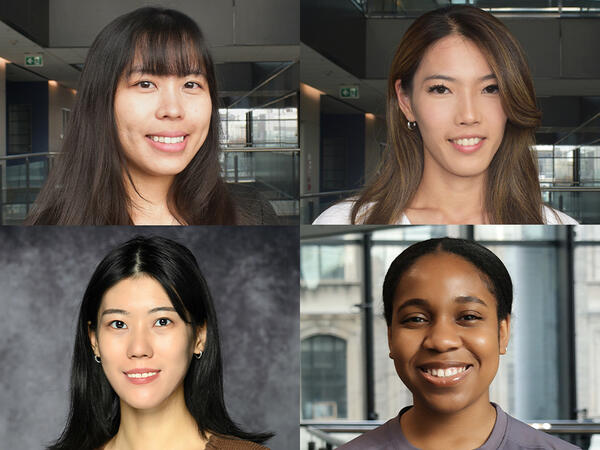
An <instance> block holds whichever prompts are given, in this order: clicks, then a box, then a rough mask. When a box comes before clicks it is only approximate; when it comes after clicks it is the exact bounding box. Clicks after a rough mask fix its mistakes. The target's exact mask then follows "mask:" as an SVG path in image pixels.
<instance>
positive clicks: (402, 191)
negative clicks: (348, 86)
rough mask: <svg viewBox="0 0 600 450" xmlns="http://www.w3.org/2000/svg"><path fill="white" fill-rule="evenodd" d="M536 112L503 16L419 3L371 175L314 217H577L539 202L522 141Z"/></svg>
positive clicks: (383, 220)
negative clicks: (426, 8)
mask: <svg viewBox="0 0 600 450" xmlns="http://www.w3.org/2000/svg"><path fill="white" fill-rule="evenodd" d="M540 117H541V113H540V111H539V110H538V109H537V107H536V103H535V93H534V88H533V82H532V80H531V75H530V73H529V68H528V66H527V63H526V60H525V55H524V53H523V51H522V50H521V47H520V45H519V43H518V42H517V40H516V39H515V38H514V37H513V36H512V35H511V34H510V32H509V31H508V29H507V28H506V26H505V25H504V24H502V22H500V21H499V20H498V19H497V18H495V17H494V16H493V15H491V14H489V13H487V12H485V11H482V10H480V9H478V8H475V7H473V6H466V5H453V6H448V7H445V8H441V9H437V10H434V11H431V12H428V13H426V14H424V15H423V16H421V17H419V18H418V19H417V20H416V21H415V22H414V23H413V24H412V25H411V26H410V27H409V29H408V30H407V31H406V33H405V34H404V36H403V38H402V40H401V42H400V45H399V47H398V49H397V51H396V54H395V57H394V59H393V62H392V67H391V70H390V75H389V78H388V101H387V133H388V136H387V142H388V149H387V151H386V152H385V154H384V157H383V158H382V161H381V164H380V167H379V170H378V172H377V174H376V175H375V177H374V179H373V181H372V182H371V183H370V184H368V185H367V186H366V187H365V188H364V190H363V191H362V192H361V193H360V194H359V195H358V196H357V197H355V198H351V199H347V200H345V201H343V202H341V203H338V204H336V205H334V206H332V207H331V208H329V209H327V210H326V211H325V212H324V213H323V214H321V215H320V216H319V217H318V218H317V220H316V221H315V222H314V223H315V224H349V223H352V224H359V223H365V224H454V223H457V224H461V223H462V224H481V223H499V224H507V223H522V224H526V223H538V224H541V223H546V224H558V223H565V224H566V223H571V224H573V223H577V222H576V221H575V220H574V219H572V218H571V217H569V216H567V215H566V214H564V213H562V212H559V211H556V210H553V209H552V208H550V207H548V206H545V205H544V204H543V203H542V196H541V190H540V183H539V179H538V171H537V167H536V160H535V156H534V155H533V154H532V151H531V149H530V147H531V146H532V145H533V144H534V142H535V129H536V127H537V126H538V125H539V123H540Z"/></svg>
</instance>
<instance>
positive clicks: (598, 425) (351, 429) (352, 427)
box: [300, 420, 600, 434]
mask: <svg viewBox="0 0 600 450" xmlns="http://www.w3.org/2000/svg"><path fill="white" fill-rule="evenodd" d="M383 423H385V421H381V420H353V421H343V422H342V421H331V422H318V421H313V420H304V421H301V422H300V426H301V427H305V428H307V429H308V428H312V429H317V430H320V431H321V432H323V433H364V432H366V431H370V430H372V429H374V428H376V427H378V426H380V425H382V424H383ZM526 423H527V424H528V425H529V426H531V427H533V428H535V429H537V430H542V431H545V432H546V433H550V434H600V422H592V421H589V422H583V421H577V420H537V421H527V422H526Z"/></svg>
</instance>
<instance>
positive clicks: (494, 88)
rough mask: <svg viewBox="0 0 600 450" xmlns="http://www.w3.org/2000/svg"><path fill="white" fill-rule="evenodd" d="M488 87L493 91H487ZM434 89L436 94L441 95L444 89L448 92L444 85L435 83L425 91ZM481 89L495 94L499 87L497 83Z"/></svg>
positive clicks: (444, 91)
mask: <svg viewBox="0 0 600 450" xmlns="http://www.w3.org/2000/svg"><path fill="white" fill-rule="evenodd" d="M490 88H492V89H493V92H490V91H489V89H490ZM440 90H443V92H439V91H440ZM434 91H437V92H436V94H440V95H443V94H445V93H446V91H448V92H450V89H448V88H447V87H446V86H445V85H443V84H436V85H433V86H430V87H429V88H428V89H427V92H430V93H432V92H434ZM483 91H484V92H485V93H486V94H497V93H498V92H499V88H498V85H497V84H490V85H489V86H486V87H484V88H483Z"/></svg>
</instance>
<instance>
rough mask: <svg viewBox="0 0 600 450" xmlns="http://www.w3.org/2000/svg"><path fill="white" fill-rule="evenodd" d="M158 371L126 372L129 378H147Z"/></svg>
mask: <svg viewBox="0 0 600 450" xmlns="http://www.w3.org/2000/svg"><path fill="white" fill-rule="evenodd" d="M157 373H158V372H144V373H128V374H127V376H128V377H129V378H148V377H151V376H153V375H156V374H157Z"/></svg>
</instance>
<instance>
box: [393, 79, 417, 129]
mask: <svg viewBox="0 0 600 450" xmlns="http://www.w3.org/2000/svg"><path fill="white" fill-rule="evenodd" d="M394 88H395V89H396V98H397V99H398V106H399V107H400V110H401V111H402V113H403V114H404V115H405V116H406V118H407V119H408V120H409V121H411V122H414V121H415V115H414V114H413V111H412V103H411V101H410V95H409V93H408V92H406V91H405V90H404V89H402V80H396V82H395V83H394Z"/></svg>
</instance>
